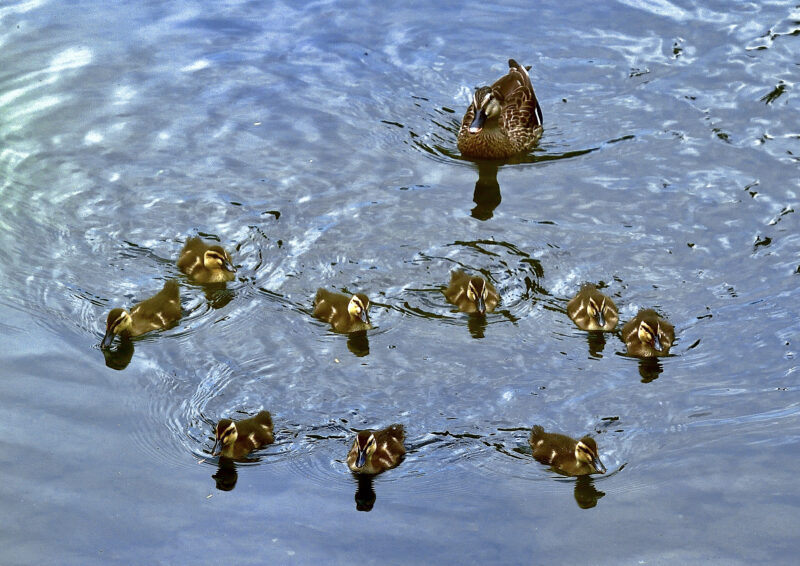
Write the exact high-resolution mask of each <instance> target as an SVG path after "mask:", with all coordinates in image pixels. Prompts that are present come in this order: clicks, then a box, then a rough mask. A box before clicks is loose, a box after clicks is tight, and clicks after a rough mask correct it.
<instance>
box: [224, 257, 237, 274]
mask: <svg viewBox="0 0 800 566" xmlns="http://www.w3.org/2000/svg"><path fill="white" fill-rule="evenodd" d="M222 269H224V270H225V271H230V272H231V273H236V268H235V267H234V266H233V264H232V263H231V262H229V261H228V260H227V259H226V260H225V261H224V262H223V263H222Z"/></svg>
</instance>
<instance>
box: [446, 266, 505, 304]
mask: <svg viewBox="0 0 800 566" xmlns="http://www.w3.org/2000/svg"><path fill="white" fill-rule="evenodd" d="M444 296H445V298H446V299H447V302H449V303H452V304H454V305H456V306H457V307H458V310H460V311H462V312H466V313H476V314H481V315H482V314H486V313H487V312H492V311H493V310H494V309H495V307H496V306H497V303H498V302H500V295H498V294H497V290H496V289H495V288H494V285H492V284H491V283H489V281H487V280H486V279H484V278H483V277H480V276H478V275H467V274H466V273H464V272H463V271H461V270H460V269H456V270H455V271H453V272H452V273H451V274H450V285H449V286H448V287H447V289H446V290H445V292H444Z"/></svg>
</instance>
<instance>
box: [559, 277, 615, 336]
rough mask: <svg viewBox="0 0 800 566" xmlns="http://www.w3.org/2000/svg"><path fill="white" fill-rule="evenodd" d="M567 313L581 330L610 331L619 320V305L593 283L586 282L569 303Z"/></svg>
mask: <svg viewBox="0 0 800 566" xmlns="http://www.w3.org/2000/svg"><path fill="white" fill-rule="evenodd" d="M567 314H568V315H569V317H570V318H571V319H572V322H574V323H575V325H576V326H577V327H578V328H580V329H581V330H604V331H606V332H609V331H611V330H614V327H615V326H617V322H618V321H619V311H618V310H617V305H615V304H614V301H612V300H611V298H610V297H608V296H606V295H604V294H603V293H601V292H600V291H598V290H597V287H595V286H594V285H592V284H591V283H585V284H584V285H583V286H582V287H581V290H580V291H578V294H577V295H575V296H574V297H573V298H572V300H571V301H570V302H569V303H567Z"/></svg>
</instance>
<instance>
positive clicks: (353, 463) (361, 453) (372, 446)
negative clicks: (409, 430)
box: [347, 424, 406, 474]
mask: <svg viewBox="0 0 800 566" xmlns="http://www.w3.org/2000/svg"><path fill="white" fill-rule="evenodd" d="M405 437H406V436H405V431H404V430H403V425H401V424H393V425H391V426H389V427H387V428H384V429H382V430H361V431H359V432H358V434H356V438H355V439H354V440H353V446H352V447H351V448H350V452H349V453H348V454H347V465H348V467H349V468H350V470H351V471H352V472H355V473H357V474H379V473H381V472H383V471H386V470H388V469H390V468H394V467H395V466H397V464H399V463H400V460H401V459H402V458H403V456H404V455H405V453H406V449H405V446H403V442H404V441H405Z"/></svg>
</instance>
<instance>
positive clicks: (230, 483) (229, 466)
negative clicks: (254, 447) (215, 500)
mask: <svg viewBox="0 0 800 566" xmlns="http://www.w3.org/2000/svg"><path fill="white" fill-rule="evenodd" d="M211 477H212V478H213V479H214V482H215V483H216V486H217V489H218V490H220V491H232V490H233V488H235V487H236V482H237V481H238V480H239V474H238V473H237V472H236V463H235V462H234V461H233V460H231V459H230V458H220V459H219V464H218V466H217V472H216V473H215V474H214V475H212V476H211Z"/></svg>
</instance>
